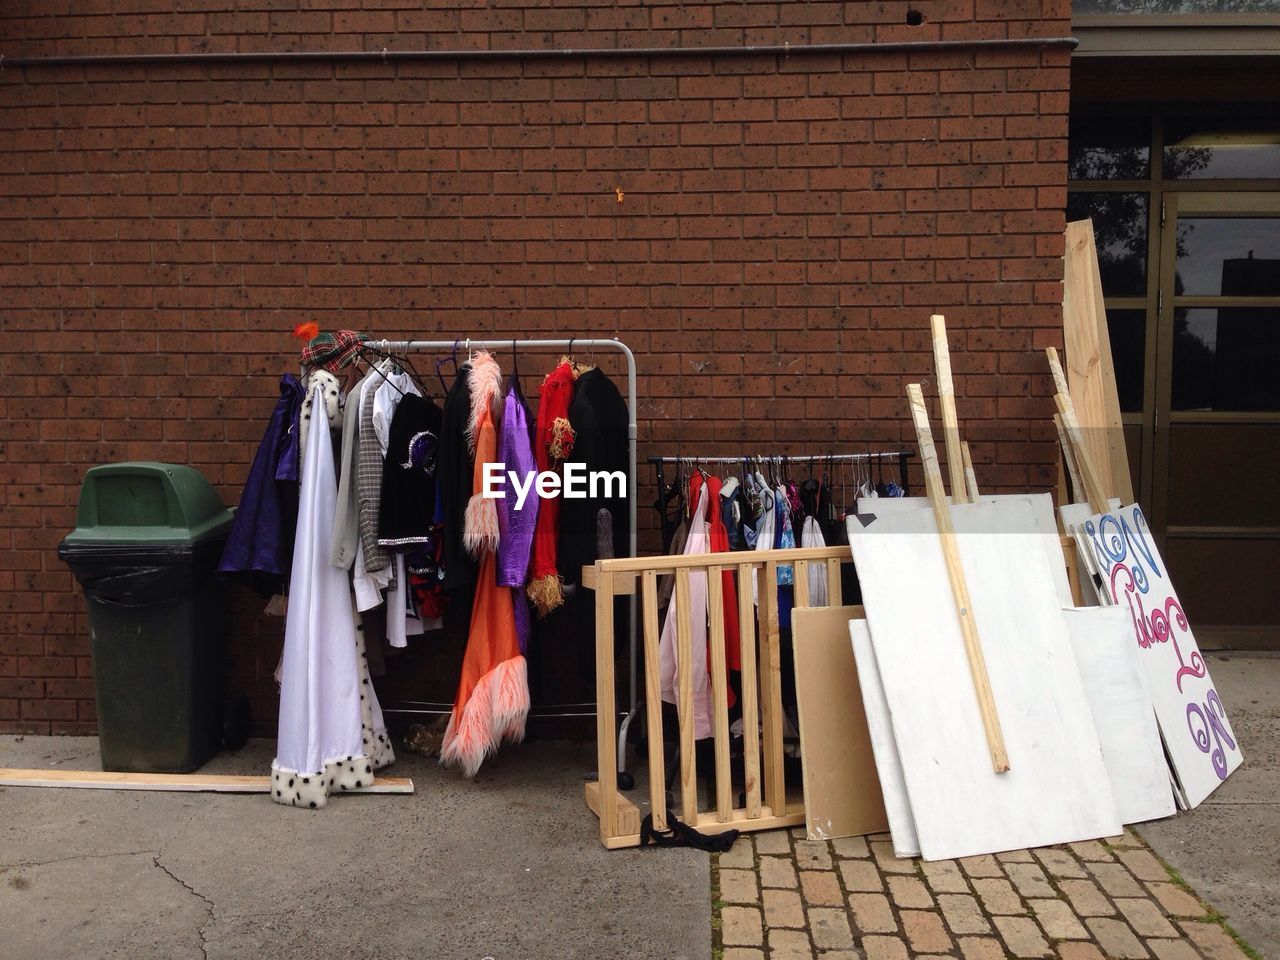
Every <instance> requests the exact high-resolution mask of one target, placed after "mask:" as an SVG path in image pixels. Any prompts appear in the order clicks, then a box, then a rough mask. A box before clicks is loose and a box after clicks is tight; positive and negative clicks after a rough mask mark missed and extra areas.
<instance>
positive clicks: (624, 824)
mask: <svg viewBox="0 0 1280 960" xmlns="http://www.w3.org/2000/svg"><path fill="white" fill-rule="evenodd" d="M608 793H609V791H606V795H605V802H606V803H609V804H610V805H611V806H612V807H613V808H614V809H615V810H616V811H617V814H616V815H617V823H618V827H617V829H616V830H615V831H614V832H613V833H611V834H610V835H609V839H610V840H612V839H616V838H618V837H626V836H629V835H632V834H634V835H635V836H636V837H637V839H638V838H639V834H640V810H639V809H638V808H637V807H636V805H635V804H634V803H632V802H631V801H630V800H629V799H628V798H627V797H626V796H624V795H623V794H621V793H619V792H618V789H617V788H616V787H615V788H614V789H613V791H612V793H613V798H612V800H610V799H609V797H608ZM583 795H584V796H585V797H586V801H587V807H588V808H590V810H591V812H592V813H594V814H595V815H596V816H600V815H601V814H600V808H601V804H600V781H599V780H592V781H590V782H589V783H587V784H585V785H584V787H583ZM602 834H603V831H602ZM601 840H602V841H604V840H605V838H604V837H603V835H602V836H601ZM605 846H606V847H607V846H609V844H608V842H605Z"/></svg>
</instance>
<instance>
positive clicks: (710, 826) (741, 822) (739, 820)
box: [696, 807, 804, 833]
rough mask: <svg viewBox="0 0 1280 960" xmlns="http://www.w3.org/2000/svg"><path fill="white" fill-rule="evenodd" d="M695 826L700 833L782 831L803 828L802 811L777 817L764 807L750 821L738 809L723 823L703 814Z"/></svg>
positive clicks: (708, 814) (711, 815)
mask: <svg viewBox="0 0 1280 960" xmlns="http://www.w3.org/2000/svg"><path fill="white" fill-rule="evenodd" d="M696 826H697V828H698V830H699V832H701V833H724V832H725V831H726V830H742V831H744V832H755V831H758V830H782V829H786V828H788V827H800V826H804V811H803V810H794V811H791V810H788V811H787V812H786V813H784V814H782V815H778V814H776V813H774V812H773V810H771V809H770V808H769V807H765V808H764V810H763V812H762V813H761V815H760V816H759V817H758V818H756V819H754V820H752V819H748V818H747V817H746V811H745V810H742V809H738V810H734V811H733V814H732V816H731V817H730V818H729V820H728V821H727V822H725V823H721V822H720V821H718V820H717V819H716V818H715V815H714V814H710V813H703V814H700V815H699V816H698V822H697V824H696Z"/></svg>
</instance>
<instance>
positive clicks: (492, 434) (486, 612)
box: [440, 351, 529, 776]
mask: <svg viewBox="0 0 1280 960" xmlns="http://www.w3.org/2000/svg"><path fill="white" fill-rule="evenodd" d="M501 385H502V374H501V371H500V370H499V369H498V364H497V362H496V361H495V360H494V359H493V357H492V356H491V355H490V354H488V353H486V352H483V351H482V352H480V353H478V354H476V356H475V357H474V358H473V359H472V362H471V368H470V371H469V374H468V388H469V396H470V398H471V403H470V413H471V415H470V417H469V419H468V422H467V431H466V436H467V439H468V442H469V444H470V445H471V448H472V451H473V455H474V464H473V469H472V496H471V498H470V500H469V502H468V504H467V509H466V529H465V530H464V531H463V539H464V542H465V543H466V544H467V545H468V547H469V548H471V549H474V550H475V552H476V554H478V557H479V561H480V562H479V569H478V572H477V575H476V589H475V597H474V600H473V602H472V607H471V627H470V631H469V633H468V635H467V649H466V653H465V654H464V655H463V659H462V677H461V681H460V683H459V685H458V695H457V698H456V700H455V701H454V705H453V713H452V715H451V716H450V717H449V725H448V727H447V729H446V730H445V734H444V740H443V742H442V745H441V748H440V762H441V763H456V764H458V765H460V766H461V767H462V769H463V772H464V773H465V774H466V775H467V776H474V775H475V773H476V771H477V770H479V769H480V764H481V763H483V762H484V759H485V757H486V756H488V755H489V754H490V753H492V752H493V751H495V750H497V748H498V746H499V745H500V744H501V743H502V742H503V741H508V740H510V741H518V740H522V739H523V738H524V728H525V719H526V717H527V716H528V713H529V681H528V674H527V668H526V664H525V659H524V656H523V655H522V654H521V652H520V641H519V638H518V636H517V634H516V624H515V612H514V609H513V606H512V591H511V590H510V589H509V588H507V587H502V586H499V585H498V582H497V558H496V554H495V548H496V547H497V539H498V527H497V513H496V510H495V509H494V501H493V500H492V499H486V498H483V497H482V496H481V493H482V491H483V488H484V465H485V464H486V463H492V462H496V460H497V456H498V435H497V429H496V427H495V424H494V417H495V415H496V413H497V410H498V399H499V392H500V389H501Z"/></svg>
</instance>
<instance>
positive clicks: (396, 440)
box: [378, 393, 443, 548]
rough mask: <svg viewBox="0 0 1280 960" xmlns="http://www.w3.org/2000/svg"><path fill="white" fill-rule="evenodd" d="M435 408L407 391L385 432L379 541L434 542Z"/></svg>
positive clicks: (391, 545)
mask: <svg viewBox="0 0 1280 960" xmlns="http://www.w3.org/2000/svg"><path fill="white" fill-rule="evenodd" d="M442 420H443V418H442V416H441V413H440V408H439V407H438V406H436V404H435V403H434V402H433V401H431V400H428V399H427V398H426V397H423V396H420V395H418V394H416V393H406V394H405V396H404V398H403V399H401V401H400V403H399V405H398V406H397V407H396V410H395V414H394V416H393V417H392V420H391V427H390V429H389V431H388V435H387V436H388V439H387V456H386V459H385V460H384V461H383V465H382V493H381V496H380V511H379V514H378V543H379V545H381V546H383V547H389V548H396V547H406V546H409V545H413V544H424V543H429V542H434V536H433V522H432V514H433V513H434V511H435V502H436V481H435V477H436V448H437V446H438V444H439V440H440V426H441V423H442Z"/></svg>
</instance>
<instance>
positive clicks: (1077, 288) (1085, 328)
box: [1062, 220, 1133, 504]
mask: <svg viewBox="0 0 1280 960" xmlns="http://www.w3.org/2000/svg"><path fill="white" fill-rule="evenodd" d="M1064 260H1065V263H1064V267H1063V280H1062V329H1063V336H1064V339H1065V343H1066V348H1067V381H1068V385H1069V387H1070V394H1071V401H1072V403H1073V404H1074V405H1075V408H1076V415H1077V417H1078V418H1079V422H1080V426H1081V427H1082V428H1083V430H1084V442H1085V444H1086V447H1087V449H1088V450H1089V454H1090V459H1091V460H1092V461H1093V464H1094V467H1095V468H1096V469H1097V471H1098V479H1099V480H1100V482H1101V484H1102V488H1103V493H1104V498H1103V500H1104V502H1105V500H1106V498H1108V497H1119V498H1120V499H1121V500H1122V501H1123V502H1124V503H1126V504H1129V503H1133V482H1132V480H1131V479H1130V477H1129V455H1128V451H1127V450H1126V449H1125V443H1124V428H1123V423H1122V420H1121V416H1120V398H1119V394H1118V392H1117V390H1116V375H1115V367H1114V365H1113V363H1112V358H1111V337H1110V335H1109V333H1108V331H1107V313H1106V308H1105V306H1104V302H1103V297H1102V275H1101V272H1100V271H1099V268H1098V251H1097V246H1096V245H1095V243H1094V235H1093V223H1092V222H1091V221H1089V220H1077V221H1073V222H1072V223H1068V224H1067V229H1066V254H1065V257H1064Z"/></svg>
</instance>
